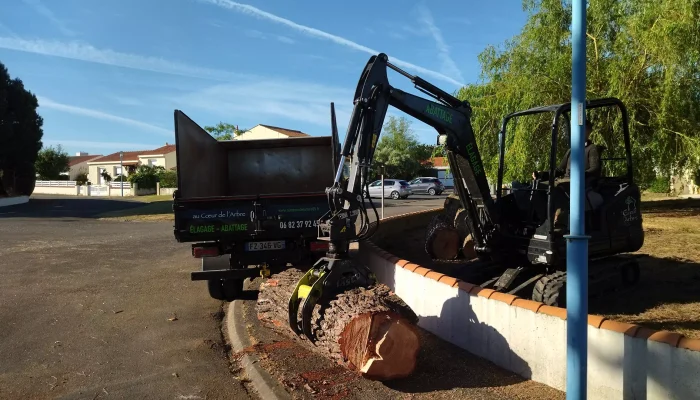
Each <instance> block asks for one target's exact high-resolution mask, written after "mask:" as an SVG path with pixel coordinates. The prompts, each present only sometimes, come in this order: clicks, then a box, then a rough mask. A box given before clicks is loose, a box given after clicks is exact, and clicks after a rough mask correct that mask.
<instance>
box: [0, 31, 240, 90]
mask: <svg viewBox="0 0 700 400" xmlns="http://www.w3.org/2000/svg"><path fill="white" fill-rule="evenodd" d="M0 48H2V49H8V50H15V51H23V52H26V53H34V54H42V55H47V56H54V57H62V58H68V59H73V60H80V61H87V62H92V63H98V64H104V65H112V66H116V67H123V68H131V69H137V70H141V71H151V72H159V73H165V74H172V75H180V76H188V77H194V78H202V79H213V80H222V81H229V80H233V79H237V78H240V77H243V76H245V75H242V74H237V73H233V72H229V71H222V70H217V69H211V68H203V67H197V66H192V65H187V64H183V63H179V62H176V61H169V60H165V59H162V58H158V57H148V56H141V55H137V54H129V53H121V52H118V51H114V50H110V49H98V48H96V47H93V46H91V45H89V44H83V43H78V42H70V43H66V42H60V41H55V40H51V41H49V40H41V39H36V40H27V39H20V38H17V37H0Z"/></svg>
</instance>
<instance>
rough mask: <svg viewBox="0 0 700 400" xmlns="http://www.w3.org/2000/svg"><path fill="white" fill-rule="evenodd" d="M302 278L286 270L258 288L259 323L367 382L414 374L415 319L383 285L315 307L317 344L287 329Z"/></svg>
mask: <svg viewBox="0 0 700 400" xmlns="http://www.w3.org/2000/svg"><path fill="white" fill-rule="evenodd" d="M303 275H304V272H303V271H300V270H298V269H295V268H290V269H288V270H285V271H283V272H281V273H279V274H275V275H272V276H270V278H269V279H267V280H266V281H264V282H263V283H262V284H261V285H260V292H259V295H258V302H257V312H258V319H259V320H260V321H262V322H263V323H264V324H265V325H266V326H268V327H269V328H272V329H274V330H276V331H278V332H281V333H283V334H285V335H287V336H289V337H292V338H294V339H295V340H297V341H298V342H300V343H303V344H304V345H305V346H307V347H308V348H310V349H312V350H314V351H316V352H318V353H320V354H323V355H324V356H326V357H329V358H331V359H333V360H335V361H337V362H339V363H340V364H341V365H344V366H345V367H347V368H348V369H350V370H352V371H356V372H358V373H359V374H361V375H362V376H364V377H366V378H369V379H374V380H382V381H384V380H390V379H396V378H402V377H406V376H409V375H410V374H411V373H413V370H414V369H415V367H416V358H417V356H418V351H419V349H420V340H419V336H418V331H417V328H416V326H415V324H417V323H418V317H417V316H416V314H415V313H414V312H413V311H412V310H411V309H410V308H409V307H408V305H406V303H404V302H403V301H402V300H401V299H400V298H399V297H398V296H396V295H395V294H394V293H392V292H391V291H390V289H389V287H388V286H386V285H383V284H377V285H374V286H372V287H369V288H355V289H351V290H348V291H345V292H342V293H340V294H338V295H336V296H335V297H334V298H333V299H332V300H331V301H329V302H328V303H324V304H317V305H316V307H315V309H314V312H313V316H312V318H311V324H312V327H313V328H312V331H313V333H314V335H315V336H316V343H315V344H312V343H311V342H310V341H309V340H307V339H306V337H305V336H303V335H299V336H297V335H296V334H295V333H294V332H293V331H292V329H291V328H290V327H289V323H288V304H289V298H290V296H291V294H292V291H294V288H295V287H296V284H297V282H298V281H299V280H300V279H301V277H302V276H303ZM298 318H299V320H301V306H300V309H299V316H298Z"/></svg>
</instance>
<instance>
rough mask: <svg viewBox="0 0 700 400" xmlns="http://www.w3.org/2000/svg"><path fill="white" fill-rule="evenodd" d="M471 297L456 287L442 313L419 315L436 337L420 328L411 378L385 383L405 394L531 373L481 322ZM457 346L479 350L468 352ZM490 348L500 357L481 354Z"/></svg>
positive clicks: (514, 379)
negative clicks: (421, 344) (453, 295)
mask: <svg viewBox="0 0 700 400" xmlns="http://www.w3.org/2000/svg"><path fill="white" fill-rule="evenodd" d="M441 285H442V284H441ZM445 287H446V288H447V286H445ZM454 289H456V288H454ZM472 298H473V296H471V295H469V294H468V293H466V292H464V291H462V290H457V297H452V298H450V299H448V300H447V301H446V302H444V303H443V305H442V309H441V311H440V315H435V316H424V317H420V321H419V323H418V325H419V326H420V327H422V328H424V329H430V330H431V331H433V332H438V333H439V336H440V338H438V337H436V336H435V335H433V334H431V333H429V332H426V331H423V330H421V335H422V338H421V339H422V343H423V347H422V348H421V352H420V354H419V356H418V366H417V369H416V371H415V373H414V374H413V375H411V377H409V378H405V379H400V380H395V381H390V382H385V385H386V386H387V387H390V388H391V389H394V390H398V391H401V392H406V393H420V392H431V391H434V390H450V389H455V388H477V387H497V386H510V385H514V384H517V383H520V382H523V381H525V380H526V379H525V378H523V377H526V378H529V377H530V376H531V375H532V372H531V370H530V368H529V366H528V364H527V362H525V360H523V359H522V358H520V357H519V356H518V355H517V354H515V353H514V352H512V351H511V350H510V347H509V345H508V342H507V341H506V339H505V338H504V337H503V336H502V335H501V334H500V333H498V331H496V330H495V329H493V328H492V327H490V326H488V325H486V324H484V323H481V322H479V320H478V319H477V317H476V314H475V313H474V311H473V310H472V306H471V299H472ZM441 339H443V340H441ZM444 340H446V341H448V342H451V343H447V342H445V341H444ZM457 346H460V347H467V346H468V348H472V349H479V350H480V351H474V354H472V353H470V352H468V351H466V350H464V349H463V348H460V347H457ZM477 353H480V354H477ZM488 353H492V354H493V353H496V354H497V355H498V356H497V358H496V359H497V360H498V361H499V362H497V363H492V362H491V361H488V360H486V359H484V358H481V357H482V356H483V355H486V354H488ZM436 355H439V357H436ZM475 356H478V357H475ZM499 367H501V368H499ZM503 368H507V369H509V370H512V371H516V372H517V373H513V372H511V371H506V370H503Z"/></svg>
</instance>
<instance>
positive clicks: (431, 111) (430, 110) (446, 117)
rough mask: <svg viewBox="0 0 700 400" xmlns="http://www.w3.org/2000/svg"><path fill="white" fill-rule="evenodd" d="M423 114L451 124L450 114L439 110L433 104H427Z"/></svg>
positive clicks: (441, 109)
mask: <svg viewBox="0 0 700 400" xmlns="http://www.w3.org/2000/svg"><path fill="white" fill-rule="evenodd" d="M425 113H426V114H428V115H432V116H433V117H436V118H440V119H441V120H443V121H445V122H447V123H448V124H451V123H452V114H450V113H449V112H447V110H445V109H443V108H440V107H438V106H436V105H434V104H428V105H427V106H426V107H425Z"/></svg>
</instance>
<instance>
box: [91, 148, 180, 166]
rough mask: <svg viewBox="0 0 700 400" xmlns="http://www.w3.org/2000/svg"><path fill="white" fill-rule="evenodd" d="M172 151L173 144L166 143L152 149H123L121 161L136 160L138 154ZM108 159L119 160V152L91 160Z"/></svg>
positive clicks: (101, 160) (173, 149) (102, 160)
mask: <svg viewBox="0 0 700 400" xmlns="http://www.w3.org/2000/svg"><path fill="white" fill-rule="evenodd" d="M173 151H175V145H174V144H166V145H165V146H161V147H158V148H157V149H153V150H137V151H125V152H124V158H123V161H138V159H139V156H144V155H160V154H168V153H172V152H173ZM110 161H119V152H116V153H112V154H108V155H106V156H104V157H100V158H98V159H95V160H92V161H91V162H99V163H102V162H110Z"/></svg>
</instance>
